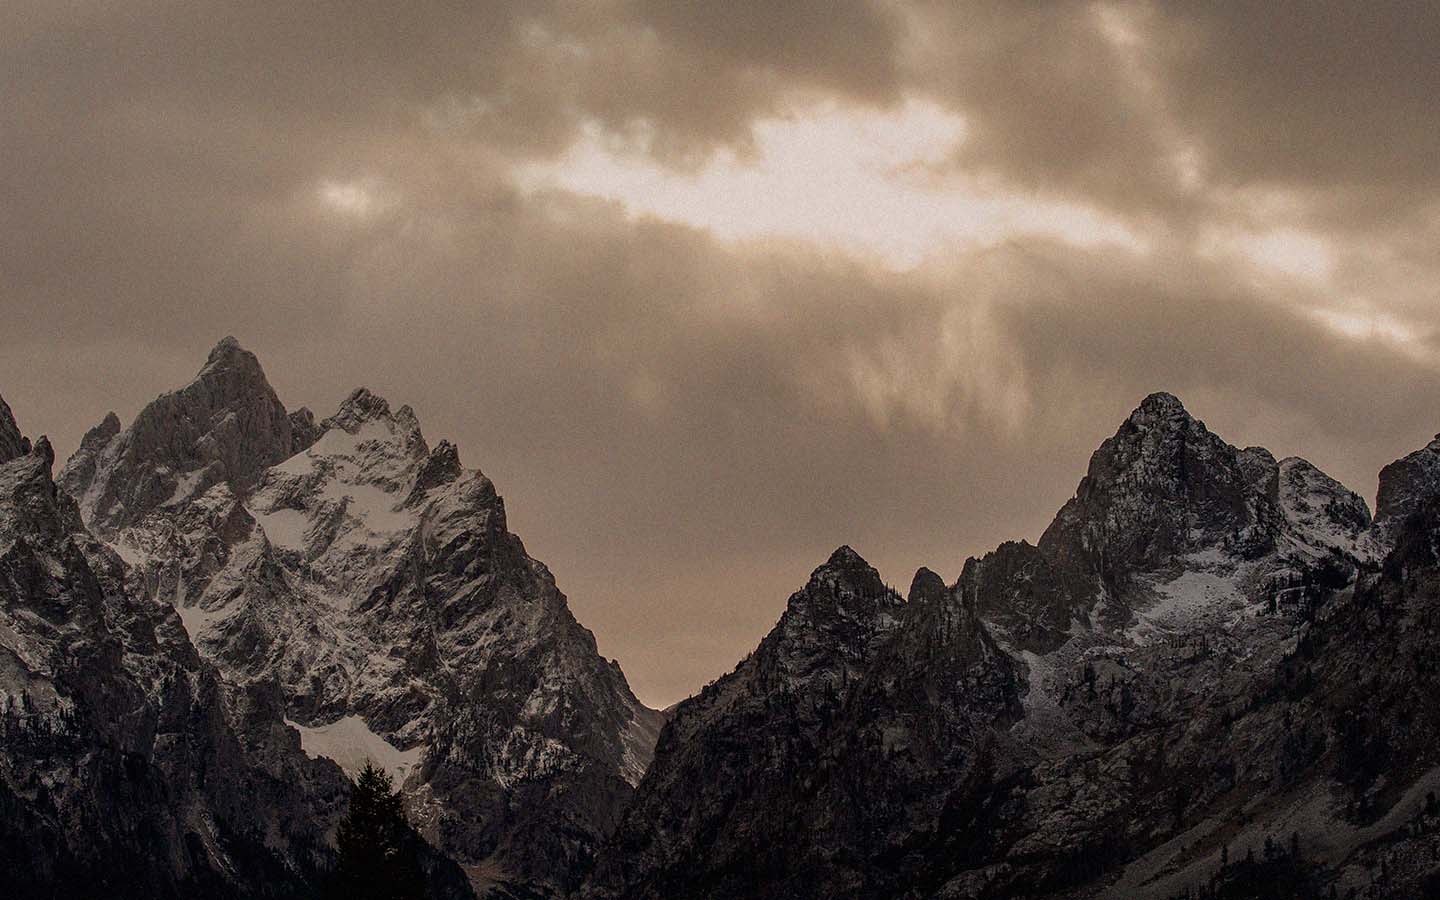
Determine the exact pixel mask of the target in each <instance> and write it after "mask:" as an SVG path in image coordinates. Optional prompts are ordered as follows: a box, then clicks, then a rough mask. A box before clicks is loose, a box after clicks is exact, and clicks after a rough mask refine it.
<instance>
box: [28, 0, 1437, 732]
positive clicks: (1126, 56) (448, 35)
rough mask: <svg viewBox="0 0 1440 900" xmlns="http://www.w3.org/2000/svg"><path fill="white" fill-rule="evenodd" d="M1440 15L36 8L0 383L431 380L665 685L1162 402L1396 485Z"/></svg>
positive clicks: (1433, 291)
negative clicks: (264, 377) (804, 597)
mask: <svg viewBox="0 0 1440 900" xmlns="http://www.w3.org/2000/svg"><path fill="white" fill-rule="evenodd" d="M1437 46H1440V5H1436V4H1430V3H1422V2H1410V0H1404V2H1393V3H1384V2H1366V3H1358V2H1357V3H1342V2H1336V3H1326V4H1321V3H1276V2H1273V0H1255V2H1245V0H1235V2H1228V3H1223V4H1218V3H1217V4H1211V3H1180V2H1173V3H1171V2H1160V0H1157V2H1152V3H1133V4H1132V3H1122V2H1117V3H1066V2H1054V3H1046V2H1034V3H1025V4H1019V3H1011V2H958V0H950V2H938V0H937V2H930V0H894V2H891V0H875V2H860V0H795V2H773V0H726V2H715V3H706V2H698V0H696V2H684V0H668V2H667V0H585V2H543V0H526V2H514V3H507V2H499V0H489V2H487V0H478V2H459V0H454V2H424V0H417V2H411V3H393V2H384V3H381V2H371V0H345V2H322V0H314V2H304V3H291V2H284V3H282V2H268V0H266V2H253V3H230V4H214V3H205V2H195V0H185V2H180V0H174V2H164V0H129V2H125V3H109V2H99V0H66V2H56V0H6V2H5V3H3V4H0V75H3V80H0V122H3V123H4V126H3V128H0V394H3V396H4V397H5V399H6V400H7V401H9V403H10V404H11V406H12V407H13V408H14V410H15V412H16V415H17V417H18V418H19V419H20V421H21V425H22V427H23V428H24V429H25V430H26V431H27V432H28V433H31V434H38V433H42V432H48V433H49V434H50V435H51V436H52V438H53V439H54V440H55V441H56V443H57V445H58V446H59V448H60V451H61V453H62V454H64V453H68V451H69V450H70V449H73V447H74V446H75V445H76V443H77V442H78V440H79V436H80V434H81V433H82V432H83V431H84V429H85V428H86V427H88V426H89V425H91V424H93V423H94V422H96V421H98V420H99V419H100V417H101V416H103V414H104V413H105V412H106V411H107V410H109V409H114V410H116V411H117V412H118V413H119V414H120V416H121V418H122V419H123V420H126V421H128V420H129V419H130V418H131V417H133V415H134V414H135V412H136V411H137V410H138V409H139V408H140V407H141V406H142V405H143V404H144V403H145V402H146V401H147V400H149V399H151V398H152V397H154V396H155V395H156V394H158V393H160V392H161V391H163V390H166V389H169V388H172V387H176V386H178V385H180V384H183V383H185V382H186V381H188V380H189V378H190V377H192V376H193V374H194V372H195V371H196V370H197V369H198V368H199V366H200V364H201V362H202V361H203V359H204V357H205V354H206V352H207V351H208V349H209V347H210V346H211V345H212V344H214V343H215V341H216V340H218V339H219V338H220V337H221V336H223V335H225V334H231V333H233V334H234V335H236V336H237V337H239V338H240V340H241V342H242V343H243V344H244V345H245V346H247V347H248V348H249V349H252V350H254V351H255V352H256V353H257V354H259V356H260V358H261V360H262V362H263V363H264V365H265V366H266V369H267V372H268V373H269V375H270V378H271V381H272V382H273V383H274V384H275V386H276V389H277V390H278V391H279V392H280V395H281V397H282V399H283V400H284V401H285V402H286V404H287V405H288V406H290V407H292V408H293V407H297V406H300V405H309V406H311V407H312V408H313V409H315V410H316V412H317V413H318V414H320V415H325V414H328V412H330V411H331V410H332V409H333V408H334V406H335V405H336V404H337V403H338V402H339V401H340V399H342V398H343V396H344V395H345V393H346V392H347V391H348V390H349V389H351V388H353V387H354V386H356V385H360V384H364V385H366V386H368V387H370V388H372V389H373V390H376V391H377V392H379V393H381V394H383V395H385V396H387V397H388V398H389V399H390V400H391V402H392V403H394V404H396V405H398V404H400V403H410V404H411V405H413V406H414V407H415V408H416V410H417V411H418V413H419V414H420V417H421V421H422V423H423V425H424V426H425V430H426V432H427V436H428V437H429V438H430V439H431V441H432V443H433V442H434V441H437V440H438V439H440V438H442V437H448V438H451V439H453V440H455V441H457V442H458V443H459V445H460V448H461V453H462V458H463V460H464V462H465V463H466V464H467V465H471V466H478V467H480V468H481V469H483V470H484V471H485V472H486V473H487V474H489V475H490V476H491V477H492V478H493V479H494V480H495V481H496V483H497V485H498V486H499V488H500V490H501V492H502V494H503V495H504V496H505V497H506V499H507V502H508V505H509V509H510V514H511V522H512V526H513V527H514V528H515V529H516V530H517V531H518V532H519V533H520V534H521V535H522V537H524V538H525V540H526V542H527V546H528V547H529V549H530V551H531V552H532V553H533V554H534V555H535V556H537V557H538V558H540V559H543V560H544V561H546V562H547V563H548V564H549V565H550V567H551V568H552V569H553V570H554V571H555V573H556V575H557V578H558V580H559V582H560V585H561V587H562V589H564V590H565V591H566V592H567V593H568V594H569V595H570V598H571V602H572V605H573V607H574V609H575V611H576V614H577V616H578V617H579V618H580V619H581V621H582V622H584V623H585V624H587V625H589V626H590V627H591V628H592V629H593V630H594V631H595V632H596V634H597V637H598V639H599V642H600V648H601V651H602V652H603V653H605V654H606V655H609V656H614V657H617V658H619V660H620V661H621V663H622V665H623V666H624V668H625V671H626V673H627V674H628V675H629V677H630V680H631V683H632V684H633V685H634V687H635V689H636V691H637V693H638V694H639V695H640V696H641V697H642V699H645V700H647V701H648V702H650V703H652V704H657V705H658V704H666V703H669V702H672V701H674V700H676V699H678V698H680V697H682V696H684V695H686V694H687V693H689V692H690V691H692V690H694V689H696V688H698V687H699V686H700V685H702V684H703V683H705V682H706V681H708V680H710V679H711V678H714V677H716V676H717V675H719V674H721V673H723V672H725V671H728V670H729V669H730V668H731V667H732V666H733V665H734V663H735V662H736V661H737V660H738V659H739V658H740V657H741V656H742V655H743V654H744V653H746V652H747V651H748V650H750V649H751V648H752V647H753V646H754V644H755V643H756V642H757V641H758V639H759V638H760V637H761V636H762V635H763V634H764V633H765V632H766V631H767V630H768V629H769V627H770V626H771V624H772V623H773V622H774V620H775V618H776V617H777V616H778V614H779V612H780V610H781V609H782V608H783V606H784V602H785V598H786V596H787V595H788V594H789V593H790V591H792V590H794V589H796V588H798V587H799V586H800V585H801V584H802V583H803V581H804V579H805V577H806V575H807V574H808V572H809V571H810V570H811V569H812V568H813V567H814V566H815V565H817V564H818V563H820V562H821V561H823V560H824V558H825V557H826V556H827V555H828V553H829V552H830V551H831V550H832V549H833V548H834V547H835V546H836V545H838V544H840V543H851V544H853V545H854V546H855V547H856V549H858V550H859V551H860V552H861V553H862V554H863V555H865V556H866V557H867V558H868V559H870V561H871V562H872V563H874V564H876V565H877V566H878V567H879V568H880V570H881V572H882V574H884V575H885V577H886V578H887V579H889V580H890V581H892V582H894V583H895V584H897V585H899V586H901V587H902V588H903V587H904V586H905V585H907V584H908V582H909V578H910V575H911V574H912V573H913V571H914V569H915V568H916V567H917V566H918V565H921V564H926V565H929V566H931V567H932V568H934V569H936V570H937V571H939V572H941V573H942V574H943V575H945V576H946V577H947V578H954V577H955V576H956V575H957V574H958V572H959V569H960V566H961V565H962V563H963V561H964V559H965V557H966V556H967V555H971V554H977V553H982V552H984V551H985V550H987V549H989V548H991V547H993V546H994V545H995V544H996V543H998V542H999V541H1001V540H1004V539H1008V538H1019V537H1026V538H1029V539H1031V540H1033V539H1034V538H1035V537H1037V536H1038V534H1039V532H1040V531H1041V530H1042V529H1043V527H1044V526H1045V524H1046V523H1047V522H1048V521H1049V518H1050V516H1051V515H1052V514H1053V513H1054V511H1055V510H1056V509H1057V508H1058V507H1059V506H1060V504H1061V503H1063V502H1064V501H1065V499H1067V498H1068V497H1069V496H1070V495H1071V493H1072V492H1073V490H1074V487H1075V484H1076V482H1077V481H1078V480H1079V478H1080V476H1081V475H1082V474H1083V472H1084V468H1085V463H1086V460H1087V458H1088V455H1089V453H1090V451H1091V450H1093V449H1094V447H1095V446H1096V445H1097V444H1098V443H1099V441H1100V440H1101V439H1103V438H1104V437H1105V436H1107V435H1108V434H1110V433H1112V432H1113V431H1114V429H1115V427H1116V425H1117V424H1118V423H1119V421H1120V420H1121V419H1122V418H1123V417H1124V416H1125V415H1126V414H1127V413H1128V411H1129V410H1130V409H1131V408H1132V407H1133V406H1134V405H1135V404H1136V403H1137V402H1138V401H1139V400H1140V399H1141V398H1142V397H1143V396H1144V395H1145V394H1146V393H1149V392H1150V391H1153V390H1161V389H1163V390H1169V391H1172V392H1174V393H1176V394H1178V395H1179V396H1180V397H1181V398H1182V399H1183V400H1184V401H1185V402H1186V404H1187V405H1188V407H1189V408H1190V410H1191V411H1192V412H1193V413H1195V414H1196V415H1198V416H1200V417H1201V418H1203V419H1205V420H1206V422H1207V423H1208V424H1209V425H1210V426H1211V428H1212V429H1214V430H1216V431H1218V432H1219V433H1220V434H1221V435H1222V436H1224V437H1226V438H1227V439H1228V440H1230V441H1231V442H1232V443H1238V444H1242V445H1245V444H1263V445H1265V446H1268V447H1269V448H1271V449H1272V450H1273V451H1274V452H1275V453H1276V454H1277V455H1278V456H1285V455H1290V454H1298V455H1304V456H1306V457H1307V458H1309V459H1310V460H1312V461H1314V462H1315V463H1317V464H1318V465H1320V466H1321V467H1322V468H1324V469H1326V470H1327V471H1329V472H1330V473H1331V474H1333V475H1335V476H1336V477H1339V478H1340V479H1341V480H1343V481H1345V482H1346V483H1347V484H1349V485H1350V486H1351V487H1353V488H1354V489H1356V490H1358V491H1360V492H1361V493H1362V494H1364V495H1366V496H1367V497H1368V498H1372V499H1373V495H1374V489H1375V475H1376V472H1377V471H1378V469H1379V467H1380V466H1381V465H1383V464H1384V463H1385V462H1387V461H1389V460H1390V459H1393V458H1394V457H1396V456H1399V455H1401V454H1402V453H1404V452H1407V451H1409V450H1411V449H1413V448H1415V447H1417V446H1419V445H1421V444H1423V443H1424V442H1426V441H1427V440H1429V438H1430V437H1431V435H1432V434H1433V433H1434V432H1435V431H1437V430H1440V392H1437V388H1440V166H1437V165H1436V161H1437V160H1440V127H1437V121H1440V115H1437V114H1440V109H1437V103H1440V101H1437V98H1440V62H1437V55H1436V52H1435V48H1436V47H1437Z"/></svg>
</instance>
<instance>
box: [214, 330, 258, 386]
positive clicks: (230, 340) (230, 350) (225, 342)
mask: <svg viewBox="0 0 1440 900" xmlns="http://www.w3.org/2000/svg"><path fill="white" fill-rule="evenodd" d="M231 369H242V370H245V371H260V360H259V358H257V357H256V356H255V354H253V353H251V352H250V351H249V350H246V349H245V348H244V347H242V346H240V342H239V341H237V340H236V339H235V338H234V336H233V335H226V336H225V337H223V338H221V339H220V342H219V343H218V344H216V345H215V346H214V348H212V349H211V351H210V355H209V356H207V357H206V358H205V365H204V366H203V367H202V368H201V369H200V375H201V376H202V377H203V376H204V375H206V374H207V373H210V372H214V371H217V370H231ZM261 377H262V378H263V377H264V375H263V374H262V375H261Z"/></svg>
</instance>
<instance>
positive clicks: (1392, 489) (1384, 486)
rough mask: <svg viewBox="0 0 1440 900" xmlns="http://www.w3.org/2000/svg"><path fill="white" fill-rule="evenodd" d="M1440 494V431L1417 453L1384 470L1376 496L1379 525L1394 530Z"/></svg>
mask: <svg viewBox="0 0 1440 900" xmlns="http://www.w3.org/2000/svg"><path fill="white" fill-rule="evenodd" d="M1437 496H1440V434H1437V435H1436V436H1435V439H1434V440H1432V441H1431V442H1430V443H1428V444H1426V445H1425V446H1424V447H1421V448H1420V449H1419V450H1416V451H1415V452H1413V453H1409V454H1406V455H1405V456H1403V457H1401V458H1400V459H1397V460H1395V461H1394V462H1392V463H1390V464H1389V465H1388V466H1386V467H1385V468H1383V469H1381V470H1380V489H1379V491H1378V492H1377V494H1376V496H1375V525H1376V527H1377V529H1378V530H1381V531H1392V530H1394V529H1395V528H1397V527H1398V526H1399V525H1400V524H1402V523H1403V522H1404V521H1405V519H1407V518H1408V517H1410V516H1411V515H1413V514H1414V513H1416V512H1418V511H1420V510H1421V509H1422V508H1423V507H1424V506H1425V504H1426V501H1428V500H1430V499H1431V498H1433V497H1437Z"/></svg>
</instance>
